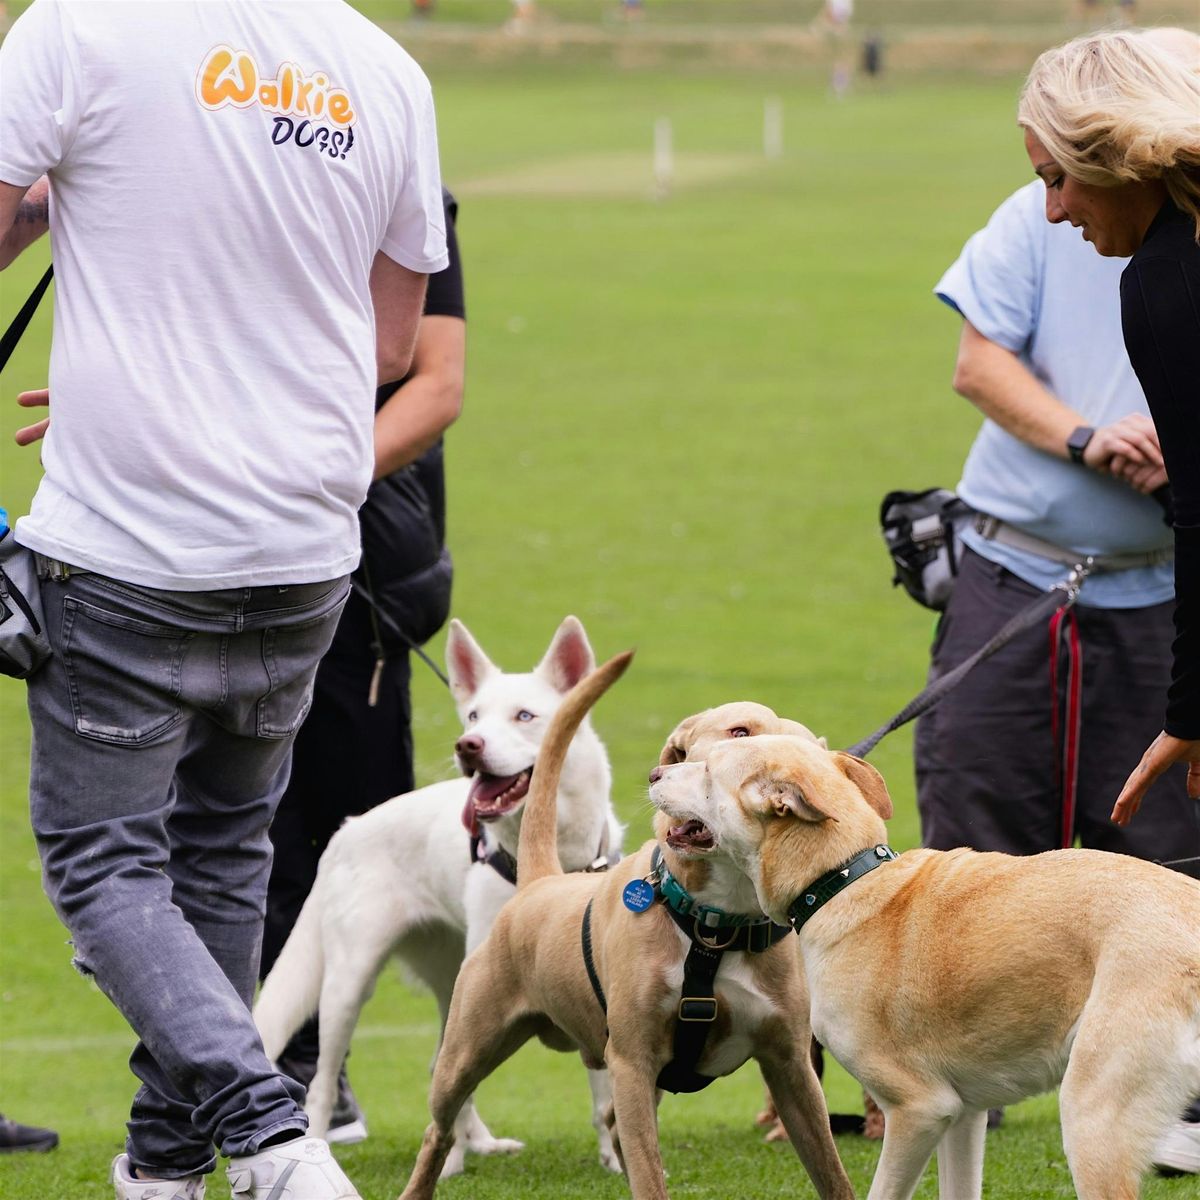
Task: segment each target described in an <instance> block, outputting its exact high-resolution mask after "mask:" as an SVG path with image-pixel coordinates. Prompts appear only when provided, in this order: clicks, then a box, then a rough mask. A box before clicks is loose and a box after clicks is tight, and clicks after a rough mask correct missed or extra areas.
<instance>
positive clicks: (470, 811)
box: [462, 794, 479, 838]
mask: <svg viewBox="0 0 1200 1200" xmlns="http://www.w3.org/2000/svg"><path fill="white" fill-rule="evenodd" d="M462 823H463V828H464V829H465V830H466V831H467V832H468V833H469V834H470V835H471V836H472V837H473V838H474V837H478V836H479V819H478V817H476V816H475V797H474V796H473V795H470V794H468V796H467V802H466V804H464V805H463V810H462Z"/></svg>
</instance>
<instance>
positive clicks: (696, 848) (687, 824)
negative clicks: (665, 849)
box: [667, 819, 717, 854]
mask: <svg viewBox="0 0 1200 1200" xmlns="http://www.w3.org/2000/svg"><path fill="white" fill-rule="evenodd" d="M667 845H668V846H670V847H671V848H672V849H673V850H688V851H690V852H691V853H693V854H700V853H703V852H704V851H706V850H715V849H716V845H717V839H716V838H715V837H714V836H713V831H712V830H711V829H709V827H708V826H707V825H705V824H704V822H703V821H697V820H694V819H693V820H690V821H684V822H683V824H682V825H672V826H671V828H670V829H669V830H668V831H667Z"/></svg>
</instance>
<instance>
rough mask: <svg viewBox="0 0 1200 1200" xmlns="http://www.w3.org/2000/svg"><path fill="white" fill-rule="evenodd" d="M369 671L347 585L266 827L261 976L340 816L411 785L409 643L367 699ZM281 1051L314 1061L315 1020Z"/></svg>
mask: <svg viewBox="0 0 1200 1200" xmlns="http://www.w3.org/2000/svg"><path fill="white" fill-rule="evenodd" d="M374 671H375V655H374V653H373V652H372V650H371V624H370V617H369V613H368V610H367V606H366V604H365V602H364V601H363V600H362V599H361V598H360V597H359V596H358V595H357V594H355V593H351V596H350V599H349V601H348V602H347V605H346V610H345V612H344V613H343V615H342V619H341V623H340V624H339V625H338V629H337V633H336V634H335V635H334V640H333V644H332V645H331V646H330V648H329V651H328V652H327V653H326V655H325V657H324V658H323V659H322V660H321V665H320V667H319V668H318V670H317V677H316V683H315V685H314V689H313V703H312V708H311V709H310V711H309V713H308V716H307V717H306V718H305V720H304V724H303V725H302V726H301V727H300V731H299V733H298V734H297V735H296V741H295V746H294V748H293V752H292V774H291V779H290V781H289V783H288V786H287V791H286V792H284V795H283V800H282V801H281V802H280V805H279V808H278V810H277V812H276V814H275V820H274V822H273V824H272V825H271V842H272V844H273V846H274V849H275V858H274V862H273V864H272V867H271V880H270V884H269V886H268V890H267V915H266V925H265V929H264V933H263V951H262V965H261V967H260V970H259V977H260V978H262V979H265V978H266V976H267V974H268V972H269V971H270V969H271V967H272V965H273V964H274V962H275V960H276V958H278V957H279V952H280V950H282V949H283V945H284V943H285V942H286V941H287V939H288V935H289V934H290V933H291V931H292V926H293V925H294V924H295V923H296V918H297V917H298V916H299V914H300V909H301V908H302V907H303V905H304V901H305V899H306V898H307V897H308V893H309V891H310V890H311V889H312V885H313V881H314V880H315V879H316V877H317V863H318V862H319V860H320V858H321V855H322V854H323V853H324V851H325V847H326V846H327V845H328V844H329V839H330V838H331V837H332V836H333V834H334V833H335V832H336V831H337V829H338V827H339V826H340V825H341V824H342V822H343V821H345V819H346V818H347V817H352V816H357V815H358V814H359V813H364V812H366V811H367V810H368V809H371V808H374V807H375V806H376V805H377V804H382V803H383V801H385V800H388V799H390V798H391V797H392V796H397V795H400V794H401V793H403V792H410V791H412V789H413V786H414V783H413V744H412V702H411V697H410V694H409V681H410V666H409V657H408V653H407V651H404V652H400V653H396V654H394V655H391V656H389V657H388V658H387V659H386V660H385V663H384V668H383V673H382V676H381V677H380V680H379V685H378V696H377V701H376V704H375V705H374V706H373V707H372V706H371V705H370V704H368V696H369V694H370V689H371V680H372V676H373V674H374ZM286 1053H287V1054H288V1055H289V1056H291V1057H296V1058H300V1059H305V1060H308V1059H311V1060H313V1061H315V1059H316V1056H317V1023H316V1021H315V1019H314V1020H313V1021H310V1022H309V1023H308V1024H307V1025H305V1026H304V1028H303V1029H301V1030H300V1031H299V1032H298V1033H297V1034H296V1036H295V1037H293V1039H292V1041H291V1042H290V1043H289V1045H288V1049H287V1051H286Z"/></svg>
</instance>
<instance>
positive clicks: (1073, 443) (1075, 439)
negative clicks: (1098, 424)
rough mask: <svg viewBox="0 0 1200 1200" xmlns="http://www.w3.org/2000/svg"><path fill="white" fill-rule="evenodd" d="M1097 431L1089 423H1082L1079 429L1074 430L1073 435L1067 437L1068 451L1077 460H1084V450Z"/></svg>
mask: <svg viewBox="0 0 1200 1200" xmlns="http://www.w3.org/2000/svg"><path fill="white" fill-rule="evenodd" d="M1095 433H1096V431H1095V430H1094V429H1092V428H1091V427H1090V426H1087V425H1080V426H1079V428H1078V429H1075V430H1072V432H1071V436H1070V437H1069V438H1067V451H1068V452H1069V453H1070V455H1071V457H1072V458H1073V459H1074V460H1075V461H1076V462H1082V461H1083V452H1084V451H1085V450H1086V449H1087V447H1088V442H1090V441H1091V440H1092V437H1093V436H1094V435H1095Z"/></svg>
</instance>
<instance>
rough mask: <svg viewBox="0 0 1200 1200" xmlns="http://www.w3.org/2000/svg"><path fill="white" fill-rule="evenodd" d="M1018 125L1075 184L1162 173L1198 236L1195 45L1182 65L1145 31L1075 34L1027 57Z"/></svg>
mask: <svg viewBox="0 0 1200 1200" xmlns="http://www.w3.org/2000/svg"><path fill="white" fill-rule="evenodd" d="M1017 124H1018V125H1020V126H1022V127H1023V128H1025V129H1028V130H1029V131H1030V132H1031V133H1032V134H1033V135H1034V136H1035V137H1036V138H1037V139H1038V141H1040V142H1041V143H1042V145H1043V146H1045V147H1046V149H1047V150H1048V151H1049V152H1050V154H1051V155H1052V156H1053V158H1054V160H1055V162H1056V163H1057V164H1058V165H1059V166H1060V167H1061V168H1062V169H1063V170H1064V171H1065V172H1066V173H1067V174H1068V175H1070V176H1071V177H1072V178H1073V179H1077V180H1079V181H1080V182H1081V183H1089V184H1095V185H1097V186H1100V187H1113V186H1116V185H1117V184H1120V183H1130V182H1144V181H1147V180H1154V179H1160V180H1162V182H1163V183H1164V184H1165V186H1166V189H1167V193H1168V195H1169V196H1170V197H1171V199H1172V200H1173V201H1174V203H1175V205H1176V206H1177V207H1178V208H1180V209H1181V210H1182V211H1183V212H1185V213H1187V214H1188V215H1189V216H1190V217H1191V218H1192V219H1193V220H1194V221H1195V223H1196V240H1197V241H1200V53H1198V54H1197V65H1196V66H1189V64H1188V62H1186V61H1185V60H1184V58H1183V57H1182V56H1181V55H1179V54H1175V53H1173V52H1172V51H1171V50H1170V49H1167V48H1166V47H1165V46H1164V45H1163V44H1162V43H1161V42H1160V41H1157V40H1156V39H1155V38H1154V37H1148V36H1146V35H1145V34H1144V33H1131V32H1124V31H1122V32H1109V33H1097V34H1090V35H1088V36H1086V37H1080V38H1076V39H1075V40H1074V41H1071V42H1068V43H1067V44H1066V45H1065V46H1059V47H1057V48H1056V49H1054V50H1047V51H1046V53H1045V54H1043V55H1042V56H1041V57H1040V58H1039V59H1038V60H1037V62H1036V63H1034V65H1033V70H1032V71H1030V73H1029V78H1028V79H1027V80H1026V81H1025V87H1024V88H1023V89H1022V91H1021V100H1020V104H1019V105H1018V107H1017Z"/></svg>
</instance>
